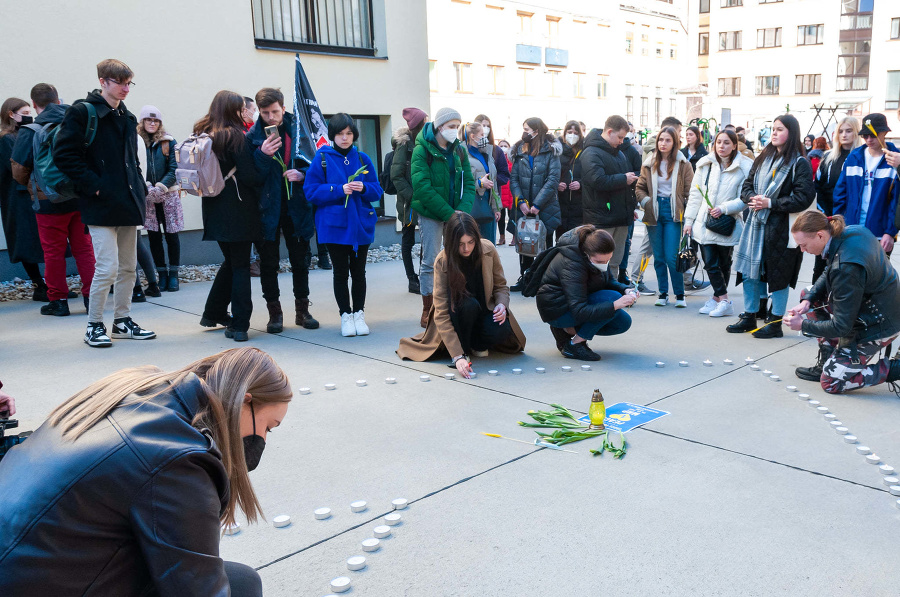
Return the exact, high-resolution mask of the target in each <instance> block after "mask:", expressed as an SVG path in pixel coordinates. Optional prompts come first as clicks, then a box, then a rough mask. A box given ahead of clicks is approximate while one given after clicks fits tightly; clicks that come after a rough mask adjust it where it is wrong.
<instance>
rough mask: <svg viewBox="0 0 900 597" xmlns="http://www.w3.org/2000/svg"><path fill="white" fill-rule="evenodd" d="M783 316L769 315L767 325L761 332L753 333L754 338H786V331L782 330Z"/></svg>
mask: <svg viewBox="0 0 900 597" xmlns="http://www.w3.org/2000/svg"><path fill="white" fill-rule="evenodd" d="M781 317H782V316H781V315H772V314H769V316H768V317H766V323H765V325H764V326H762V328H761V329H760V330H759V331H756V332H753V337H754V338H763V339H768V338H781V337H782V336H784V331H782V329H781Z"/></svg>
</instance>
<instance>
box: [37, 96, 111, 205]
mask: <svg viewBox="0 0 900 597" xmlns="http://www.w3.org/2000/svg"><path fill="white" fill-rule="evenodd" d="M82 104H83V105H84V107H85V108H86V109H87V114H88V120H87V126H86V127H85V131H84V148H85V149H87V148H88V147H90V146H91V143H93V142H94V137H96V136H97V124H98V119H97V109H96V108H95V107H94V105H93V104H89V103H87V102H82ZM26 126H27V128H30V129H31V130H32V131H34V137H33V139H32V152H33V154H34V169H32V171H31V182H32V187H33V188H34V191H35V196H37V190H38V189H40V190H41V191H42V192H43V193H44V195H45V196H46V197H47V200H48V201H50V203H63V202H65V201H70V200H72V199H77V198H78V193H76V192H75V183H74V182H72V181H71V180H70V179H69V177H68V176H66V175H65V174H63V173H62V172H60V171H59V168H57V167H56V163H55V162H54V161H53V142H54V140H55V139H56V133H57V132H58V131H59V125H58V124H47V125H41V124H29V125H26Z"/></svg>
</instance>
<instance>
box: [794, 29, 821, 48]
mask: <svg viewBox="0 0 900 597" xmlns="http://www.w3.org/2000/svg"><path fill="white" fill-rule="evenodd" d="M824 41H825V25H800V26H799V27H797V45H798V46H813V45H816V44H821V43H824Z"/></svg>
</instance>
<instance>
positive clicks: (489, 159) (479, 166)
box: [466, 145, 502, 224]
mask: <svg viewBox="0 0 900 597" xmlns="http://www.w3.org/2000/svg"><path fill="white" fill-rule="evenodd" d="M466 149H467V150H468V154H469V168H471V169H472V178H473V179H474V180H475V201H486V202H487V204H488V207H490V210H491V213H492V214H496V213H497V212H499V211H500V209H501V207H502V205H501V204H500V193H499V190H498V189H497V187H496V183H497V166H496V164H495V163H494V152H493V150H492V147H491V146H490V145H487V146H485V147H484V148H481V149H479V148H478V147H473V146H471V145H469V146H467V147H466ZM486 174H490V175H491V180H492V181H494V184H495V186H494V189H493V190H488V189H486V188H484V187H483V186H481V179H482V178H484V176H485V175H486ZM472 211H473V212H475V205H474V204H473V205H472ZM492 219H493V218H492ZM485 221H486V220H485ZM480 223H483V222H482V220H479V224H480Z"/></svg>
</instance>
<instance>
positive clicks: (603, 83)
mask: <svg viewBox="0 0 900 597" xmlns="http://www.w3.org/2000/svg"><path fill="white" fill-rule="evenodd" d="M608 82H609V75H597V99H606V97H607V95H606V87H607V83H608Z"/></svg>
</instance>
